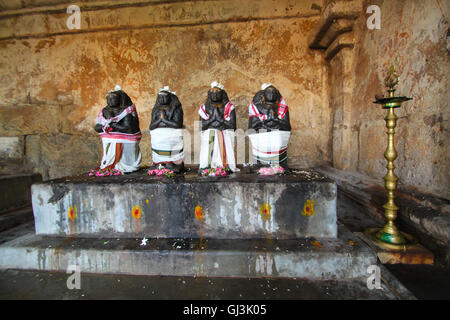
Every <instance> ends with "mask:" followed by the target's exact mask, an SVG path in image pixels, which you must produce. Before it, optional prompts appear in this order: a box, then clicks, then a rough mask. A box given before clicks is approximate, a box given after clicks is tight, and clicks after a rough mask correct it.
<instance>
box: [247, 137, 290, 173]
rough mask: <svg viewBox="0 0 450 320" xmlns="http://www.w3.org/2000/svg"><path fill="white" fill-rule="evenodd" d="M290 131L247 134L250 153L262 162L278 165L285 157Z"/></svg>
mask: <svg viewBox="0 0 450 320" xmlns="http://www.w3.org/2000/svg"><path fill="white" fill-rule="evenodd" d="M290 136H291V132H290V131H270V132H259V133H254V134H249V136H248V137H249V139H250V141H251V143H252V154H253V157H254V158H255V160H259V161H260V162H261V163H263V164H268V165H279V164H280V162H282V161H284V160H286V159H287V147H288V144H289V138H290Z"/></svg>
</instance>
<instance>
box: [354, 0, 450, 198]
mask: <svg viewBox="0 0 450 320" xmlns="http://www.w3.org/2000/svg"><path fill="white" fill-rule="evenodd" d="M363 4H364V8H366V7H367V6H369V5H378V6H379V7H380V9H381V16H382V22H381V29H380V30H368V29H367V27H366V19H367V17H368V16H361V17H360V19H359V20H358V22H357V23H356V24H355V29H356V30H355V34H356V36H357V37H358V39H359V41H358V42H357V44H356V45H355V49H354V50H355V53H356V58H355V60H354V61H353V64H354V67H355V89H354V92H353V106H354V108H353V109H352V111H351V113H352V122H353V123H352V126H354V127H356V128H361V131H360V134H359V143H358V145H359V150H360V151H359V161H358V169H359V170H360V171H362V172H364V173H367V174H368V175H370V176H371V177H375V178H379V177H382V176H384V174H385V173H386V169H385V168H384V166H385V165H386V160H384V158H383V153H384V149H385V148H386V145H387V137H386V134H385V132H386V129H385V123H384V121H380V120H383V119H384V117H385V115H386V111H385V110H382V109H381V108H380V107H379V105H375V104H372V101H374V96H375V94H385V95H386V91H385V89H384V88H383V87H384V85H383V79H384V77H385V76H386V70H387V69H388V68H389V66H390V65H391V64H392V63H394V64H395V65H396V67H397V68H398V71H399V74H400V83H399V86H398V90H397V91H396V94H397V95H405V96H408V97H412V98H413V99H414V100H412V101H409V102H406V103H404V104H403V106H402V107H401V108H399V109H396V113H397V115H398V116H399V120H398V127H397V130H396V147H397V150H398V152H399V158H398V159H397V161H396V166H397V169H396V174H397V175H398V176H399V178H400V181H401V182H402V183H403V184H404V185H405V186H408V187H410V188H416V189H417V190H419V191H421V192H427V193H434V194H436V195H439V196H442V197H446V198H447V199H448V198H450V184H449V183H450V175H449V174H450V171H449V170H448V164H449V160H450V159H449V155H450V153H449V145H448V143H446V141H449V138H450V135H449V121H448V120H449V115H450V108H449V101H450V99H449V90H448V82H449V79H448V70H449V55H448V51H447V31H448V16H449V13H450V3H449V2H448V1H432V2H426V1H425V2H423V1H363ZM368 130H369V131H371V132H372V133H373V134H367V133H365V132H364V131H366V132H367V131H368ZM383 133H384V134H383ZM352 152H357V149H356V148H355V149H353V151H352Z"/></svg>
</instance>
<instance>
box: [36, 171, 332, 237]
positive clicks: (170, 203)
mask: <svg viewBox="0 0 450 320" xmlns="http://www.w3.org/2000/svg"><path fill="white" fill-rule="evenodd" d="M32 199H33V201H32V202H33V211H34V215H35V222H36V233H37V234H41V235H60V236H61V235H71V236H87V237H130V236H131V237H134V236H146V237H156V238H174V237H193V238H197V237H198V238H201V237H205V238H216V239H217V238H222V239H239V238H271V239H292V238H301V237H318V238H328V237H331V238H333V237H336V235H337V227H336V219H337V218H336V185H335V184H334V182H333V181H331V180H329V179H326V178H324V177H323V176H320V175H318V174H317V173H314V172H310V171H305V172H304V173H299V174H292V175H288V176H282V177H277V176H274V177H258V176H256V175H254V174H245V173H237V174H233V175H231V176H229V177H226V178H212V177H197V175H196V172H193V173H190V174H186V175H185V176H181V177H178V178H175V179H174V180H171V179H168V178H166V177H154V176H153V177H152V176H148V175H147V174H146V172H145V171H141V172H137V173H133V174H129V175H125V176H120V177H100V178H98V177H88V176H87V174H86V175H85V176H80V177H74V178H69V179H67V178H66V179H63V180H52V181H49V182H45V183H40V184H34V185H33V187H32ZM308 201H311V205H308ZM305 206H308V208H309V211H308V212H306V211H304V210H308V209H305ZM75 207H76V209H75ZM198 207H201V208H202V211H203V213H202V214H196V210H197V209H198ZM71 208H72V209H73V210H74V212H75V213H76V216H75V218H74V219H73V220H71V219H70V218H69V210H70V209H71ZM135 210H138V214H139V216H137V215H136V213H135ZM264 210H266V211H265V212H264Z"/></svg>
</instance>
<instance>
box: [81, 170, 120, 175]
mask: <svg viewBox="0 0 450 320" xmlns="http://www.w3.org/2000/svg"><path fill="white" fill-rule="evenodd" d="M88 175H89V176H96V177H109V176H120V175H123V172H122V171H119V170H116V169H98V170H95V169H92V170H91V171H89V173H88Z"/></svg>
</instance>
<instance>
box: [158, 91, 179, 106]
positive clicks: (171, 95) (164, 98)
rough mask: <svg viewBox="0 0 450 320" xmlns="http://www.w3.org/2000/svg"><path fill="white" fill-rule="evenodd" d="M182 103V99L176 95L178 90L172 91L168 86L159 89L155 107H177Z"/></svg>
mask: <svg viewBox="0 0 450 320" xmlns="http://www.w3.org/2000/svg"><path fill="white" fill-rule="evenodd" d="M178 105H180V106H181V103H180V100H178V97H177V96H176V92H172V91H170V88H169V87H168V86H165V87H164V88H161V89H159V92H158V96H157V98H156V103H155V107H159V106H163V107H169V106H170V107H176V106H178Z"/></svg>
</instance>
